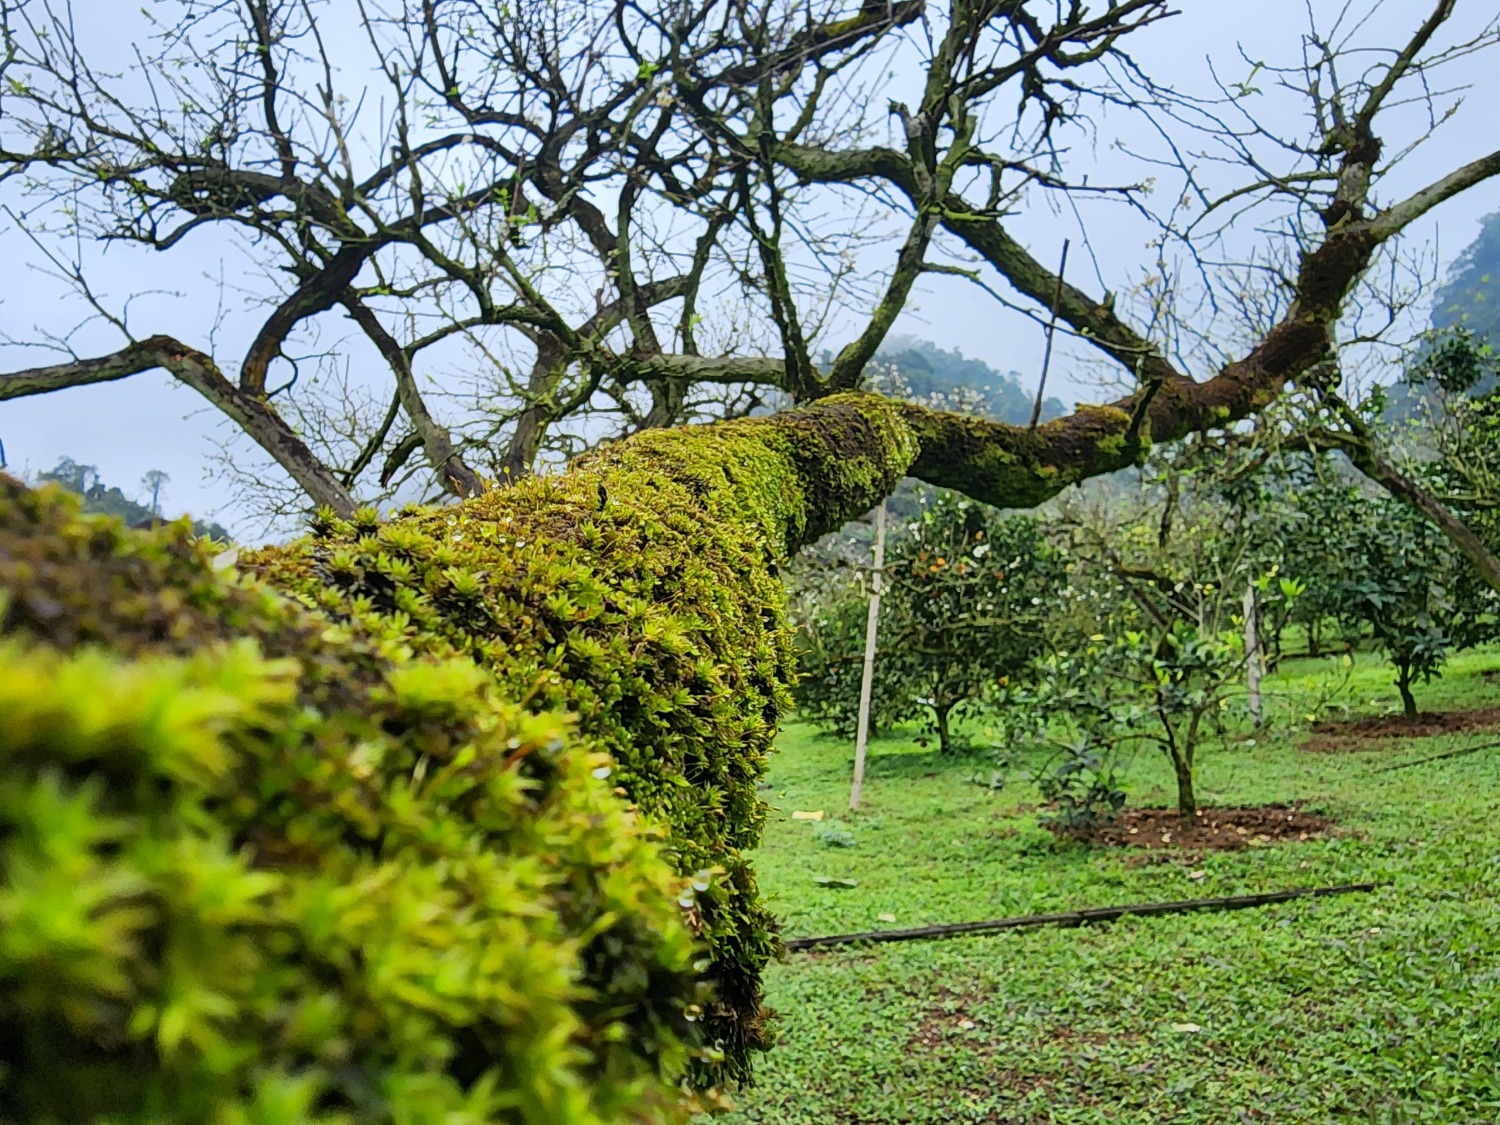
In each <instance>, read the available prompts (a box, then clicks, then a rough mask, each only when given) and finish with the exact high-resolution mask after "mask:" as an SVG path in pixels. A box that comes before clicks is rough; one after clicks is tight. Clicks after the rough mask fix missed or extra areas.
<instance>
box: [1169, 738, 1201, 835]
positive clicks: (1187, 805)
mask: <svg viewBox="0 0 1500 1125" xmlns="http://www.w3.org/2000/svg"><path fill="white" fill-rule="evenodd" d="M1171 758H1172V770H1173V772H1174V773H1176V775H1177V815H1178V816H1180V817H1182V818H1183V819H1184V820H1189V819H1191V818H1193V817H1195V816H1197V815H1198V794H1197V792H1196V791H1195V790H1194V789H1193V763H1192V762H1191V761H1190V760H1189V759H1188V758H1187V757H1186V756H1185V755H1184V754H1182V753H1181V752H1175V753H1173V754H1172V755H1171Z"/></svg>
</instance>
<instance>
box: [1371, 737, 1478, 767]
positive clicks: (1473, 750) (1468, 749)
mask: <svg viewBox="0 0 1500 1125" xmlns="http://www.w3.org/2000/svg"><path fill="white" fill-rule="evenodd" d="M1497 749H1500V742H1482V743H1480V744H1479V745H1478V746H1464V747H1462V748H1460V749H1458V750H1445V751H1443V753H1441V754H1429V755H1428V756H1427V757H1425V758H1413V759H1412V760H1411V761H1409V762H1397V763H1396V764H1395V765H1394V766H1382V767H1381V768H1380V769H1378V770H1372V771H1370V772H1371V773H1390V772H1392V771H1393V770H1404V769H1406V768H1407V767H1409V766H1425V765H1426V764H1427V763H1428V762H1441V761H1445V760H1446V759H1448V758H1462V757H1463V756H1464V755H1465V754H1478V753H1479V752H1480V751H1481V750H1497Z"/></svg>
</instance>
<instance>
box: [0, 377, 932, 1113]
mask: <svg viewBox="0 0 1500 1125" xmlns="http://www.w3.org/2000/svg"><path fill="white" fill-rule="evenodd" d="M912 452H913V450H912V444H911V440H910V436H909V434H908V433H907V431H906V430H905V428H904V427H903V426H902V425H901V424H900V422H899V420H898V418H897V416H896V414H895V413H894V411H892V410H891V409H890V408H888V407H887V406H885V405H884V404H882V403H880V402H879V401H878V400H873V399H868V398H864V397H860V396H848V397H845V398H843V399H841V400H833V401H830V402H829V403H827V404H825V405H821V406H819V407H816V408H813V409H810V410H807V411H803V412H799V413H797V414H794V415H791V416H787V417H782V418H777V419H770V420H756V421H743V422H739V423H733V424H729V425H724V426H718V427H702V428H697V427H694V428H691V429H687V430H680V431H671V432H656V433H651V434H648V435H644V436H642V437H640V438H637V439H635V440H632V441H630V442H626V443H622V444H620V445H617V446H614V447H611V448H610V449H609V450H607V451H605V452H602V453H599V454H596V455H594V456H592V457H590V458H588V459H587V460H586V461H584V462H582V463H580V464H579V465H578V466H577V467H575V468H574V469H572V470H571V471H569V472H568V473H566V474H564V475H563V476H561V477H558V478H553V479H533V480H528V481H525V482H523V483H521V484H519V485H517V486H515V487H512V488H508V489H503V490H498V489H497V490H495V491H492V492H490V493H488V494H487V495H485V496H483V497H480V498H478V499H476V500H473V501H470V502H467V503H465V504H462V505H459V506H456V507H452V508H437V509H427V510H414V511H411V512H408V513H405V514H403V515H402V516H400V517H398V518H396V519H393V520H391V521H389V522H383V521H381V520H379V519H377V518H376V517H375V516H374V515H373V514H362V515H360V516H359V517H357V518H356V519H355V520H353V521H351V522H348V523H345V522H340V521H336V520H331V519H324V520H321V521H320V522H319V525H318V528H317V530H316V532H315V534H314V535H312V536H309V537H308V538H305V539H303V540H299V541H298V542H296V543H294V544H292V545H290V546H289V547H287V548H281V549H268V550H263V551H260V552H257V553H256V554H255V555H254V556H251V557H247V556H241V558H240V561H239V567H238V572H235V571H233V570H231V569H229V568H223V567H219V568H216V565H215V563H216V560H215V558H214V557H213V555H212V553H211V549H210V548H209V547H208V546H206V545H204V544H202V543H200V542H194V541H193V539H192V536H191V533H190V531H189V529H188V527H187V525H186V524H185V522H178V523H176V524H173V525H171V526H169V527H167V528H164V529H161V530H157V531H153V532H149V533H128V532H125V531H123V530H122V529H121V528H120V525H119V524H118V523H116V522H114V521H111V520H102V519H97V518H88V517H80V516H79V515H78V514H77V511H76V505H75V502H74V501H72V500H70V499H67V498H66V497H64V495H63V494H62V493H61V492H59V491H55V490H49V491H43V492H38V493H29V492H27V491H26V490H24V489H23V488H21V487H20V486H18V485H15V484H14V483H13V482H8V483H4V484H3V491H0V713H3V714H4V716H5V721H4V723H3V724H0V778H3V782H0V1119H3V1120H17V1121H21V1120H28V1121H68V1122H73V1121H104V1120H108V1121H112V1122H143V1123H144V1122H147V1121H151V1122H155V1121H168V1120H170V1121H174V1122H193V1121H204V1122H207V1121H215V1122H218V1121H225V1122H252V1121H254V1122H266V1123H271V1122H276V1123H281V1122H286V1123H288V1125H290V1123H292V1122H305V1121H321V1122H333V1121H339V1122H354V1121H358V1122H438V1121H443V1122H475V1123H478V1122H526V1123H535V1125H542V1123H546V1125H553V1123H567V1122H580V1123H584V1122H587V1123H598V1125H604V1123H614V1122H622V1121H652V1120H675V1119H677V1118H678V1117H679V1116H680V1115H681V1113H682V1106H681V1104H680V1098H679V1095H678V1092H677V1088H676V1083H677V1081H678V1080H679V1079H680V1078H681V1077H682V1076H683V1075H684V1074H685V1073H686V1072H688V1068H689V1066H690V1065H692V1064H694V1060H696V1064H695V1065H696V1068H697V1069H696V1071H695V1072H694V1073H695V1075H696V1081H697V1083H698V1084H700V1085H706V1084H709V1083H722V1082H724V1081H728V1080H732V1079H734V1078H736V1077H740V1076H743V1075H745V1074H746V1073H748V1068H749V1061H750V1060H749V1054H750V1051H751V1049H752V1048H754V1047H755V1046H758V1045H759V1044H760V1043H762V1042H763V1041H764V1026H763V1014H762V1012H761V1004H760V971H761V968H762V967H763V965H764V964H765V962H766V960H767V959H768V958H769V957H770V956H771V955H772V953H773V952H774V950H775V947H776V938H775V935H774V933H773V932H772V930H771V926H770V924H769V919H768V917H767V915H766V913H765V911H764V909H763V908H762V907H761V905H760V903H759V901H758V897H757V893H756V889H755V881H754V877H753V874H752V872H751V871H750V869H749V867H748V866H747V865H746V862H745V859H744V855H743V852H744V849H746V848H748V847H749V846H751V845H752V844H753V843H754V842H755V841H756V839H757V837H758V835H759V831H760V826H761V823H762V821H763V817H764V813H763V808H762V806H761V804H760V802H759V800H758V798H757V796H756V781H757V779H758V777H759V775H760V772H761V769H762V767H763V764H764V760H765V755H766V753H767V751H768V749H769V747H770V740H771V737H772V734H773V733H774V730H775V722H776V719H777V717H778V715H779V713H780V712H781V710H782V708H783V707H784V705H785V702H786V696H787V681H788V678H789V676H790V665H791V649H790V636H789V633H788V631H787V629H786V627H785V624H784V619H783V614H782V608H781V591H780V586H779V581H778V577H777V571H778V569H779V568H780V567H781V566H782V565H783V564H784V563H785V562H786V559H787V557H788V553H789V552H790V551H791V550H794V549H795V548H796V547H797V546H799V545H800V544H801V543H802V542H804V541H805V539H806V538H807V537H808V536H809V535H811V534H817V533H819V532H820V531H822V530H826V528H827V527H828V526H830V525H837V524H839V523H842V522H843V521H844V520H845V519H847V518H848V517H849V516H850V515H851V514H852V513H855V512H858V511H861V510H864V509H866V508H868V507H869V506H870V504H871V503H873V502H874V501H875V499H876V498H878V497H879V496H880V495H882V494H883V493H884V492H885V491H886V490H888V489H889V488H890V487H891V486H892V485H893V484H894V482H895V480H896V479H897V478H898V477H899V476H900V473H901V471H902V470H903V469H904V468H905V466H906V465H907V464H908V463H909V461H910V458H911V456H912ZM283 592H285V593H290V594H292V595H293V598H291V599H288V598H286V597H284V596H283Z"/></svg>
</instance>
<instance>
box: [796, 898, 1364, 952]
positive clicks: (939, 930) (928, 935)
mask: <svg viewBox="0 0 1500 1125" xmlns="http://www.w3.org/2000/svg"><path fill="white" fill-rule="evenodd" d="M1379 885H1380V884H1378V883H1344V884H1342V885H1340V886H1337V887H1301V888H1296V889H1293V890H1289V891H1268V892H1267V893H1265V894H1259V895H1230V896H1229V897H1227V898H1189V899H1180V900H1178V901H1176V902H1142V903H1137V904H1135V905H1133V906H1096V907H1090V908H1088V909H1086V910H1067V911H1063V912H1062V913H1060V914H1025V915H1022V916H1021V917H1019V918H993V919H991V920H990V921H988V922H952V923H949V924H947V925H941V926H918V927H917V928H916V929H912V930H870V931H869V932H867V933H862V934H828V935H825V936H823V937H803V938H788V939H787V941H786V947H787V949H788V950H790V951H791V952H794V953H796V952H800V951H802V950H804V949H821V948H824V947H826V946H830V945H853V944H854V943H856V942H864V941H868V942H882V941H926V940H930V939H934V938H948V937H962V936H963V935H964V934H993V933H998V932H999V931H1001V930H1025V929H1031V928H1033V927H1035V926H1085V925H1088V924H1089V923H1092V922H1113V921H1114V920H1115V919H1117V918H1126V917H1130V916H1133V915H1135V916H1139V915H1149V914H1186V913H1188V912H1189V911H1193V910H1245V909H1247V908H1249V907H1252V906H1269V905H1271V904H1272V903H1276V902H1290V901H1291V900H1292V899H1297V898H1322V897H1324V896H1327V895H1352V894H1363V893H1365V892H1367V891H1373V890H1374V889H1375V888H1376V887H1377V886H1379Z"/></svg>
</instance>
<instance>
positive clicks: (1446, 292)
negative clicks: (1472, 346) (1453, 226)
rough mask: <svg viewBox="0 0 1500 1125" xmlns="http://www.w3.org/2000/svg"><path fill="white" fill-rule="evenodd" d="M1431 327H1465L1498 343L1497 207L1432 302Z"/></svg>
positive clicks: (1499, 265)
mask: <svg viewBox="0 0 1500 1125" xmlns="http://www.w3.org/2000/svg"><path fill="white" fill-rule="evenodd" d="M1432 326H1433V328H1437V329H1443V328H1467V329H1468V330H1469V331H1470V332H1473V333H1474V334H1475V335H1476V336H1483V337H1485V338H1486V339H1488V340H1489V342H1490V343H1491V344H1492V345H1494V346H1495V347H1500V211H1496V212H1495V213H1494V214H1493V215H1489V216H1486V217H1485V219H1484V220H1483V221H1482V222H1481V224H1480V228H1479V237H1478V238H1476V239H1475V240H1474V241H1473V242H1471V243H1469V245H1468V246H1467V247H1465V249H1464V252H1463V253H1462V254H1460V255H1459V256H1458V259H1457V260H1456V261H1455V262H1454V263H1453V266H1452V267H1451V268H1450V269H1449V271H1448V277H1447V279H1446V280H1445V281H1444V282H1443V284H1442V285H1441V286H1439V287H1438V290H1437V293H1436V295H1435V296H1434V298H1433V302H1432Z"/></svg>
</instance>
